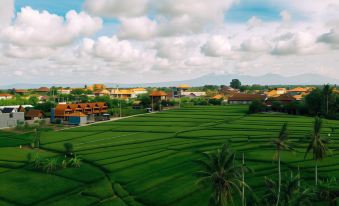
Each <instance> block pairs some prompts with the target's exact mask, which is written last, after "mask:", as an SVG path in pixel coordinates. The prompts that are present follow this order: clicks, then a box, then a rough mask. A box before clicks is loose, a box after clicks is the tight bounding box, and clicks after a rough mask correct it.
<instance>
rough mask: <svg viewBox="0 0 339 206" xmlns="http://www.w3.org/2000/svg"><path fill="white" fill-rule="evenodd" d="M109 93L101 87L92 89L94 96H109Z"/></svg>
mask: <svg viewBox="0 0 339 206" xmlns="http://www.w3.org/2000/svg"><path fill="white" fill-rule="evenodd" d="M110 94H111V93H110V91H108V90H107V89H102V90H96V91H94V96H96V97H102V96H107V95H108V96H109V95H110Z"/></svg>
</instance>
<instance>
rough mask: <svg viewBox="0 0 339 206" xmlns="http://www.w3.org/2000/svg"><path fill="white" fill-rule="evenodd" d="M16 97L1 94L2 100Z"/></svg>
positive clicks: (0, 98)
mask: <svg viewBox="0 0 339 206" xmlns="http://www.w3.org/2000/svg"><path fill="white" fill-rule="evenodd" d="M13 98H14V96H13V95H11V94H0V100H7V99H13Z"/></svg>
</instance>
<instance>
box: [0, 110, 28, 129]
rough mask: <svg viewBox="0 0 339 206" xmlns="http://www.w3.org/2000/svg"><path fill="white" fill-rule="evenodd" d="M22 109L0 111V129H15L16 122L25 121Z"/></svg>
mask: <svg viewBox="0 0 339 206" xmlns="http://www.w3.org/2000/svg"><path fill="white" fill-rule="evenodd" d="M21 111H22V107H20V106H19V107H16V108H13V107H4V108H1V109H0V129H3V128H11V127H16V126H17V125H18V122H24V121H25V112H21Z"/></svg>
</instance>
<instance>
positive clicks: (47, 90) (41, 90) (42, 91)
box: [35, 87, 49, 94]
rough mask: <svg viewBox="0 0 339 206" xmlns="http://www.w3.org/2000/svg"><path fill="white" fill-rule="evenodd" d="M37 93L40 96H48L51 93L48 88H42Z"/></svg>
mask: <svg viewBox="0 0 339 206" xmlns="http://www.w3.org/2000/svg"><path fill="white" fill-rule="evenodd" d="M35 92H36V93H40V94H47V93H48V92H49V88H47V87H40V88H39V89H36V90H35Z"/></svg>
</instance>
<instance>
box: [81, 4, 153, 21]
mask: <svg viewBox="0 0 339 206" xmlns="http://www.w3.org/2000/svg"><path fill="white" fill-rule="evenodd" d="M147 5H148V0H128V1H127V0H86V1H85V4H84V7H85V9H86V10H87V11H88V12H89V13H91V14H93V15H97V16H103V17H113V18H120V17H137V16H142V15H144V14H145V13H146V10H147Z"/></svg>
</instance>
